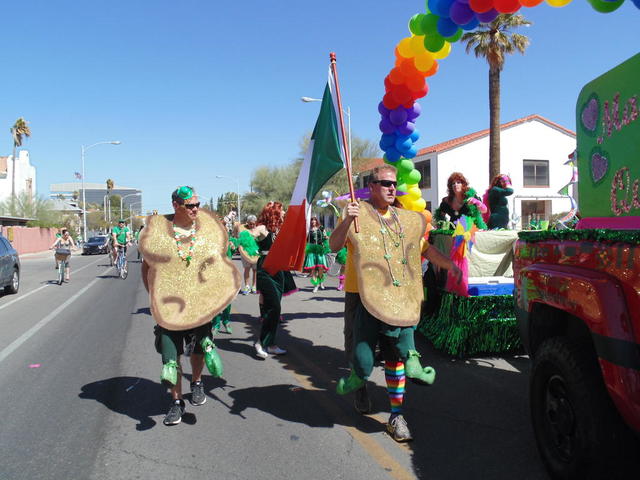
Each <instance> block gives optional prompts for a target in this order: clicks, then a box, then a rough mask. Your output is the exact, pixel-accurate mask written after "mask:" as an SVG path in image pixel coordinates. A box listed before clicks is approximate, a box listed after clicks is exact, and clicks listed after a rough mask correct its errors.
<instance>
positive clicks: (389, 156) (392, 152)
mask: <svg viewBox="0 0 640 480" xmlns="http://www.w3.org/2000/svg"><path fill="white" fill-rule="evenodd" d="M384 156H385V159H386V160H388V161H389V162H392V163H393V162H397V161H398V160H400V157H402V154H401V153H400V152H399V151H397V150H396V149H395V148H390V149H389V150H387V152H386V153H385V154H384Z"/></svg>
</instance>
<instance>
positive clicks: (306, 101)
mask: <svg viewBox="0 0 640 480" xmlns="http://www.w3.org/2000/svg"><path fill="white" fill-rule="evenodd" d="M300 100H302V101H303V102H304V103H310V102H321V101H322V99H321V98H311V97H300ZM342 111H343V112H344V114H345V115H346V116H347V130H348V131H349V145H348V146H349V158H351V153H352V150H351V108H350V107H347V109H346V110H344V109H342Z"/></svg>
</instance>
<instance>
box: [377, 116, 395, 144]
mask: <svg viewBox="0 0 640 480" xmlns="http://www.w3.org/2000/svg"><path fill="white" fill-rule="evenodd" d="M378 128H379V129H380V131H381V132H382V133H387V134H392V133H394V132H395V131H396V126H395V125H394V124H393V123H391V122H390V121H389V119H388V118H383V119H382V120H380V123H379V124H378ZM383 150H384V148H383Z"/></svg>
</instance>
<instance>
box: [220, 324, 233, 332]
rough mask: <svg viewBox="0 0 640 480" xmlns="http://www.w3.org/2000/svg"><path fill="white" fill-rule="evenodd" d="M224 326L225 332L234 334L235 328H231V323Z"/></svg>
mask: <svg viewBox="0 0 640 480" xmlns="http://www.w3.org/2000/svg"><path fill="white" fill-rule="evenodd" d="M222 325H223V326H224V330H225V331H226V332H227V333H229V334H231V333H233V328H231V323H223V324H222Z"/></svg>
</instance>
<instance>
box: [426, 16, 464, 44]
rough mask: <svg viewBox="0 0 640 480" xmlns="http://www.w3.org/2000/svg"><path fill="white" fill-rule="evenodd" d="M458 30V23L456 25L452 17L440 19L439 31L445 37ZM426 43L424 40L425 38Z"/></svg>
mask: <svg viewBox="0 0 640 480" xmlns="http://www.w3.org/2000/svg"><path fill="white" fill-rule="evenodd" d="M464 23H467V22H464ZM457 31H458V25H456V24H455V23H454V22H453V21H452V20H451V19H450V18H440V19H438V33H439V34H440V35H441V36H443V37H450V36H451V35H453V34H454V33H456V32H457ZM422 43H423V45H424V40H423V42H422Z"/></svg>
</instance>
